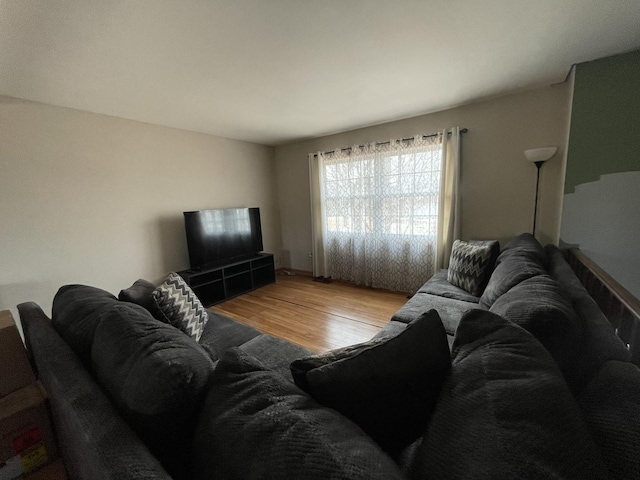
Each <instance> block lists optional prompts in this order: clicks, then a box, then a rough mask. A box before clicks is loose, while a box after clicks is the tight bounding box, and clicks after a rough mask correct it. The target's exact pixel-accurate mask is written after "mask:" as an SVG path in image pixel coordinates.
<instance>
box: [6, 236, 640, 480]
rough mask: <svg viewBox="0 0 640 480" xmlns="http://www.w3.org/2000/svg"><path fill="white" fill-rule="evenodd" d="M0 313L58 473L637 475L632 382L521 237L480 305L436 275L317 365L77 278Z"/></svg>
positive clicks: (556, 265) (225, 321)
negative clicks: (375, 331)
mask: <svg viewBox="0 0 640 480" xmlns="http://www.w3.org/2000/svg"><path fill="white" fill-rule="evenodd" d="M18 309H19V312H20V318H21V321H22V324H23V328H24V331H25V337H26V342H27V348H28V350H29V352H30V354H31V356H32V358H33V361H34V365H35V367H36V368H37V371H38V374H39V377H40V379H41V380H42V382H43V384H44V386H45V388H46V389H47V391H48V393H49V397H50V402H51V408H52V413H53V418H54V424H55V428H56V435H57V438H58V440H59V443H60V447H61V451H62V455H63V459H64V461H65V464H66V466H67V468H68V470H69V474H70V477H71V478H82V479H129V478H131V479H134V478H149V479H161V478H196V479H207V478H212V479H213V478H216V479H239V478H265V479H267V478H272V479H276V478H278V479H285V478H300V479H306V478H317V479H328V478H330V479H378V478H379V479H393V478H399V479H400V478H408V479H427V478H434V479H445V478H446V479H456V478H460V479H462V478H465V479H466V478H481V479H484V478H486V479H489V478H491V479H494V478H510V479H513V478H523V479H524V478H576V479H577V478H601V479H605V478H613V479H627V478H640V455H638V452H639V451H640V371H639V370H638V367H637V366H635V365H634V364H632V363H631V362H630V355H629V352H628V351H627V349H626V348H625V346H624V345H623V343H622V342H621V341H620V340H619V339H618V337H617V336H616V334H615V332H614V331H613V329H612V327H611V326H610V324H609V322H608V321H607V319H606V318H605V317H604V315H603V314H602V312H601V311H600V310H599V309H598V307H597V306H596V305H595V303H594V302H593V300H592V299H591V297H589V295H588V294H587V293H586V291H585V290H584V288H583V287H582V285H581V284H580V282H579V281H578V279H577V278H576V277H575V275H574V274H573V272H572V271H571V269H570V267H569V265H568V264H567V263H566V262H565V260H564V258H563V256H562V253H561V252H560V251H559V250H558V249H557V248H556V247H554V246H547V247H546V248H542V246H541V245H540V244H539V243H538V242H537V241H536V240H535V239H534V238H533V237H532V236H531V235H528V234H523V235H521V236H519V237H516V238H515V239H514V240H513V241H512V242H510V243H509V244H508V245H507V246H505V248H504V249H503V250H502V252H501V253H500V255H499V256H498V258H497V260H496V262H495V268H494V269H493V273H492V274H491V276H490V278H489V280H488V283H487V285H486V288H485V289H484V291H483V293H482V295H481V296H480V297H476V296H473V295H470V294H469V293H467V292H465V291H464V290H462V289H459V288H457V287H455V286H453V285H451V284H449V283H448V282H447V272H446V271H441V272H438V273H437V274H436V275H434V276H433V277H432V278H431V279H429V281H427V283H426V284H425V285H424V286H423V287H422V288H421V289H420V290H419V291H418V292H417V293H416V294H415V295H414V296H413V297H412V298H411V299H410V300H409V301H408V302H407V304H406V305H405V306H403V307H402V308H401V309H400V310H399V311H398V312H397V313H396V314H395V315H394V316H393V318H392V319H391V321H390V322H389V323H388V324H387V326H385V328H384V329H383V330H382V331H381V332H380V334H379V335H377V336H376V337H375V338H374V339H372V340H371V341H370V342H367V343H366V344H363V345H360V346H356V347H352V348H347V349H340V350H338V351H334V352H330V353H328V354H326V355H311V352H309V351H307V350H305V349H303V348H301V347H298V346H295V345H293V344H291V343H289V342H286V341H284V340H282V339H279V338H275V337H272V336H269V335H265V334H262V333H260V332H259V331H257V330H255V329H253V328H250V327H248V326H245V325H242V324H240V323H238V322H235V321H234V320H232V319H230V318H227V317H223V316H221V315H217V314H214V313H212V312H209V321H208V322H207V324H206V327H205V330H204V332H203V334H202V337H201V338H200V341H199V343H198V342H196V341H195V340H193V339H192V338H190V337H188V336H186V335H185V334H183V333H182V332H180V331H179V330H177V329H175V328H174V327H172V326H170V325H167V324H164V323H162V322H160V321H158V320H156V319H155V318H154V316H153V314H152V313H151V312H150V309H149V308H144V307H142V306H140V305H136V304H134V303H130V302H125V301H121V300H118V299H117V298H116V297H115V296H113V295H111V294H110V293H108V292H104V291H102V290H100V289H96V288H93V287H87V286H81V285H71V286H65V287H62V288H61V289H60V291H59V292H58V294H57V295H56V298H55V299H54V305H53V311H52V320H50V319H49V318H48V317H47V316H46V315H45V314H44V313H43V312H42V310H41V309H40V307H38V305H36V304H34V303H24V304H21V305H19V306H18ZM292 372H293V375H292ZM330 407H331V408H330ZM391 440H393V441H391Z"/></svg>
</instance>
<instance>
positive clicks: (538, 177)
mask: <svg viewBox="0 0 640 480" xmlns="http://www.w3.org/2000/svg"><path fill="white" fill-rule="evenodd" d="M544 162H545V161H544V160H539V161H537V162H533V163H534V165H535V166H536V168H537V169H538V175H537V178H536V203H535V204H534V207H533V233H532V235H533V236H534V237H535V236H536V220H537V218H538V189H539V187H540V168H541V167H542V165H543V164H544Z"/></svg>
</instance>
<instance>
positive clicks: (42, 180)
mask: <svg viewBox="0 0 640 480" xmlns="http://www.w3.org/2000/svg"><path fill="white" fill-rule="evenodd" d="M239 206H248V207H252V206H256V207H260V210H261V215H262V222H263V235H264V247H265V250H266V251H273V252H278V251H280V248H281V245H280V223H279V221H280V220H279V219H280V217H279V213H278V205H277V197H276V193H275V168H274V150H273V148H271V147H265V146H261V145H256V144H251V143H246V142H240V141H236V140H230V139H225V138H220V137H213V136H210V135H204V134H199V133H193V132H187V131H182V130H176V129H171V128H165V127H159V126H155V125H150V124H145V123H140V122H133V121H128V120H122V119H118V118H114V117H109V116H105V115H97V114H92V113H87V112H81V111H77V110H71V109H66V108H59V107H53V106H50V105H44V104H40V103H33V102H26V101H21V100H15V99H11V98H7V97H0V231H1V232H2V233H1V237H0V309H6V308H11V309H13V310H14V313H15V308H14V307H15V306H16V304H18V303H20V302H24V301H29V300H33V301H36V302H37V303H39V304H40V305H41V306H42V307H43V308H44V309H45V311H47V312H48V311H49V310H50V307H51V301H52V298H53V295H54V294H55V292H56V291H57V289H58V288H59V287H60V286H61V285H63V284H67V283H84V284H89V285H94V286H97V287H101V288H104V289H106V290H108V291H110V292H112V293H114V294H116V295H117V294H118V292H119V290H120V289H121V288H125V287H127V286H129V285H130V284H131V283H132V282H133V281H135V280H136V279H138V278H146V279H149V280H152V281H158V280H161V279H162V277H163V276H164V275H165V274H166V273H168V272H169V271H172V270H180V269H183V268H187V267H188V255H187V248H186V240H185V236H184V227H183V220H182V212H183V211H185V210H195V209H202V208H215V207H239Z"/></svg>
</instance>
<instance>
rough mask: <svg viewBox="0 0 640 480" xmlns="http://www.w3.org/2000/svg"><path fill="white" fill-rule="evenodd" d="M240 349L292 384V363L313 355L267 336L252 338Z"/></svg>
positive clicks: (293, 345) (304, 349)
mask: <svg viewBox="0 0 640 480" xmlns="http://www.w3.org/2000/svg"><path fill="white" fill-rule="evenodd" d="M238 348H239V349H240V350H242V351H243V352H244V353H246V354H247V355H249V356H251V357H255V358H258V359H260V363H261V364H262V365H263V366H264V367H265V368H267V369H269V370H272V371H274V372H276V373H279V374H280V375H282V376H283V377H285V378H286V379H287V380H290V381H292V382H293V377H292V376H291V369H290V368H289V365H291V362H293V361H294V360H296V359H298V358H301V357H305V356H308V355H313V352H312V351H311V350H307V349H306V348H303V347H301V346H299V345H296V344H294V343H291V342H288V341H287V340H283V339H282V338H278V337H274V336H272V335H267V334H263V335H260V336H258V337H255V338H252V339H251V340H249V341H248V342H246V343H243V344H242V345H240V346H239V347H238Z"/></svg>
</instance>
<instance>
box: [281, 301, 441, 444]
mask: <svg viewBox="0 0 640 480" xmlns="http://www.w3.org/2000/svg"><path fill="white" fill-rule="evenodd" d="M450 367H451V356H450V353H449V344H448V343H447V334H446V332H445V330H444V327H443V326H442V322H441V321H440V317H439V316H438V313H437V312H436V311H435V310H431V311H429V312H427V313H424V314H422V315H421V316H420V317H418V318H417V319H415V320H414V321H412V322H411V323H409V325H408V326H407V328H405V329H404V330H403V331H401V332H400V333H399V334H398V335H396V336H395V337H391V338H389V337H386V338H377V339H374V340H371V341H369V342H365V343H361V344H358V345H353V346H350V347H345V348H341V349H338V350H333V351H331V352H328V353H326V354H323V355H313V356H310V357H307V358H303V359H300V360H296V361H294V362H293V363H291V373H292V375H293V378H294V380H295V382H296V384H297V385H298V386H299V387H300V388H302V389H303V390H305V391H307V392H308V393H310V394H311V396H312V397H313V398H314V399H316V400H317V401H319V402H320V403H322V404H323V405H326V406H328V407H331V408H333V409H335V410H337V411H339V412H340V413H342V414H343V415H346V416H347V417H349V418H350V419H352V420H353V421H354V422H355V423H357V424H358V425H359V426H360V427H361V428H362V429H363V430H364V431H365V432H367V434H369V435H370V436H371V437H372V438H373V439H374V440H375V441H376V442H378V444H379V445H380V446H381V447H382V448H383V449H384V450H385V451H386V452H388V453H389V454H391V455H393V456H395V455H397V454H398V453H399V452H400V451H401V450H402V449H404V448H405V447H407V446H408V445H409V444H411V443H412V442H413V441H414V440H415V439H417V438H418V437H419V436H420V435H422V434H423V433H424V429H425V428H426V425H427V421H428V419H429V416H430V415H431V412H432V410H433V408H434V406H435V402H436V397H437V395H438V391H439V390H440V385H441V384H442V382H443V380H444V378H445V377H446V375H447V373H448V372H449V369H450Z"/></svg>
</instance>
